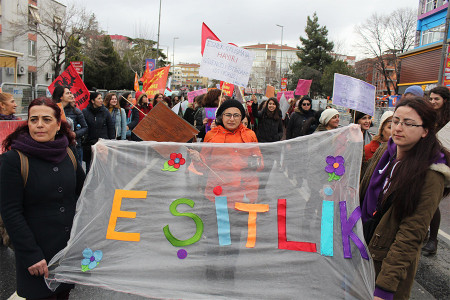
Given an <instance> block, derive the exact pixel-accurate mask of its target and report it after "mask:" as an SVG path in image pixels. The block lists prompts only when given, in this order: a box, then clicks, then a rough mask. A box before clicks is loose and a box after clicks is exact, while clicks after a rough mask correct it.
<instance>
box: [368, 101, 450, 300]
mask: <svg viewBox="0 0 450 300" xmlns="http://www.w3.org/2000/svg"><path fill="white" fill-rule="evenodd" d="M435 121H436V113H435V111H434V110H433V108H432V107H431V105H430V104H429V103H428V102H427V101H425V100H424V99H423V98H421V97H407V98H405V99H403V100H402V101H401V102H400V103H399V104H398V105H397V107H396V109H395V112H394V115H393V118H392V137H391V139H389V141H388V143H387V150H386V151H385V152H384V153H383V154H382V156H381V158H380V159H379V160H372V161H371V165H370V166H369V168H368V169H367V171H366V173H367V174H366V175H369V176H364V179H363V181H362V182H361V191H360V194H361V195H364V196H363V202H362V211H361V213H362V215H361V219H362V222H363V228H364V238H365V239H366V242H367V245H368V248H369V251H370V253H371V255H372V259H373V262H374V267H375V273H376V282H375V284H376V288H375V292H374V299H394V298H395V299H409V296H410V292H411V288H412V285H413V282H414V277H415V274H416V271H417V265H418V261H419V257H420V248H421V246H422V243H423V241H424V239H425V236H426V234H427V229H428V225H429V224H430V221H431V219H432V217H433V215H434V213H435V211H436V209H437V207H438V205H439V202H440V201H441V199H442V197H443V196H445V195H447V194H448V193H449V192H450V167H449V164H450V152H449V151H448V150H446V149H445V148H443V147H442V146H441V145H440V143H439V142H438V140H437V138H436V128H435ZM373 166H375V167H373Z"/></svg>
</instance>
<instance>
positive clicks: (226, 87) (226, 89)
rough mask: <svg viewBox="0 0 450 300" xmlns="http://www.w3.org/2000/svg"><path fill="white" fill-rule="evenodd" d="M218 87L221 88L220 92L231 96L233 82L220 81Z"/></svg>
mask: <svg viewBox="0 0 450 300" xmlns="http://www.w3.org/2000/svg"><path fill="white" fill-rule="evenodd" d="M220 89H221V90H222V93H223V95H224V96H228V97H233V92H234V84H231V83H228V82H224V81H221V82H220Z"/></svg>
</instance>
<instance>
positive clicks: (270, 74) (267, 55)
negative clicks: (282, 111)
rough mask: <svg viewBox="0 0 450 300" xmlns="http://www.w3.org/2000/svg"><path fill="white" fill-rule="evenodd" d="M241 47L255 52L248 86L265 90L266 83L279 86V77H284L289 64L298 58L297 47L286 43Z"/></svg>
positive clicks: (287, 72) (288, 69)
mask: <svg viewBox="0 0 450 300" xmlns="http://www.w3.org/2000/svg"><path fill="white" fill-rule="evenodd" d="M243 48H244V49H247V50H249V51H251V52H253V53H254V54H255V59H254V60H253V67H252V72H251V74H250V79H249V81H248V87H250V88H252V89H259V90H265V89H266V86H267V85H272V86H276V87H279V86H280V79H281V77H283V78H284V77H286V76H287V74H289V72H290V67H291V65H292V64H293V63H295V62H297V61H298V60H299V59H298V56H297V51H298V49H297V48H294V47H289V46H286V45H283V46H280V45H277V44H257V45H249V46H244V47H243ZM280 65H281V72H280ZM280 73H281V76H280Z"/></svg>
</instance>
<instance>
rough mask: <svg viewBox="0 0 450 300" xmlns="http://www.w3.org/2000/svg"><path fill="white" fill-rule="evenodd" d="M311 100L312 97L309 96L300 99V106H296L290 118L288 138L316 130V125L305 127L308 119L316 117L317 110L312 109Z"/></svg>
mask: <svg viewBox="0 0 450 300" xmlns="http://www.w3.org/2000/svg"><path fill="white" fill-rule="evenodd" d="M311 102H312V100H311V98H309V97H307V96H305V97H303V98H302V99H301V100H300V102H299V103H298V107H296V108H295V110H294V113H293V114H292V116H291V119H290V120H289V123H288V126H287V129H286V139H293V138H296V137H299V136H302V135H308V134H311V133H313V132H314V130H316V127H314V128H313V127H311V128H303V127H304V126H305V122H306V121H307V120H308V119H310V118H314V113H315V111H314V110H312V109H311ZM307 124H310V122H308V123H307Z"/></svg>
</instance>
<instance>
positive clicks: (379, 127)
mask: <svg viewBox="0 0 450 300" xmlns="http://www.w3.org/2000/svg"><path fill="white" fill-rule="evenodd" d="M393 115H394V112H393V111H390V110H388V111H385V112H384V113H383V114H382V115H381V118H380V126H378V132H379V133H380V134H381V132H380V131H381V129H382V128H381V127H382V126H383V123H384V121H386V120H387V119H388V118H389V117H392V116H393Z"/></svg>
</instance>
